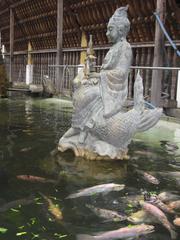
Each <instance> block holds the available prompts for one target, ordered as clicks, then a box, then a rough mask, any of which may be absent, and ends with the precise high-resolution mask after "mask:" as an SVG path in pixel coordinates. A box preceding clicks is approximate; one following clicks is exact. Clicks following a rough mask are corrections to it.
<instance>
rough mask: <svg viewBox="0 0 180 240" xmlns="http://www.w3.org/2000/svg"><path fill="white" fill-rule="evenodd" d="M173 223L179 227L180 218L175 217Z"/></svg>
mask: <svg viewBox="0 0 180 240" xmlns="http://www.w3.org/2000/svg"><path fill="white" fill-rule="evenodd" d="M173 223H174V225H175V226H177V227H180V218H175V219H174V221H173Z"/></svg>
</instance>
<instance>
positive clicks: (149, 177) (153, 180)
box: [136, 169, 160, 185]
mask: <svg viewBox="0 0 180 240" xmlns="http://www.w3.org/2000/svg"><path fill="white" fill-rule="evenodd" d="M136 172H137V173H138V174H140V175H141V176H142V178H143V179H144V180H145V181H147V182H149V183H152V184H155V185H158V184H159V183H160V182H159V180H158V179H157V178H156V177H154V176H153V175H151V174H149V173H147V172H144V171H141V170H138V169H136Z"/></svg>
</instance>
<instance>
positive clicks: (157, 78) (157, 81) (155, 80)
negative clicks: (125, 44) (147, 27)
mask: <svg viewBox="0 0 180 240" xmlns="http://www.w3.org/2000/svg"><path fill="white" fill-rule="evenodd" d="M156 12H157V13H158V14H159V17H160V19H161V21H162V22H163V23H164V21H165V13H166V0H157V6H156ZM164 47H165V41H164V33H163V32H162V30H161V28H160V26H159V23H158V22H157V20H156V27H155V47H154V60H153V67H160V66H162V65H163V55H164ZM162 77H163V72H162V71H159V70H154V71H153V73H152V85H151V102H152V104H154V105H155V106H160V105H161V91H162V89H161V82H162Z"/></svg>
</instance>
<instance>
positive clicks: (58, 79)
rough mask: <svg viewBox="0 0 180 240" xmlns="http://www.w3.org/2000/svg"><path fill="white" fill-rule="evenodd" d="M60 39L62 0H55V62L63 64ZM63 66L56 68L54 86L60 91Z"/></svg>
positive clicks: (61, 33) (61, 36) (61, 32)
mask: <svg viewBox="0 0 180 240" xmlns="http://www.w3.org/2000/svg"><path fill="white" fill-rule="evenodd" d="M62 41H63V0H57V55H56V64H57V65H62V64H63V53H62ZM62 77H63V68H62V67H57V68H56V88H57V91H58V92H60V91H61V90H62V86H63V83H62V81H63V79H62Z"/></svg>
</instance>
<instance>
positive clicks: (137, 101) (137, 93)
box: [134, 71, 162, 132]
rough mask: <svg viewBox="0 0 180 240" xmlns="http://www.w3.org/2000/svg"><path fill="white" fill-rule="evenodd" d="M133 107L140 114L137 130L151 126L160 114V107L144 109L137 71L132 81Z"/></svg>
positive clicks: (139, 77) (141, 82) (141, 88)
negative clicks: (133, 81)
mask: <svg viewBox="0 0 180 240" xmlns="http://www.w3.org/2000/svg"><path fill="white" fill-rule="evenodd" d="M134 109H135V110H137V111H139V112H140V114H141V121H140V123H139V125H138V128H137V131H140V132H143V131H146V130H148V129H149V128H151V127H153V126H154V125H155V124H156V123H157V122H158V121H159V118H160V117H161V115H162V109H161V108H155V109H148V110H145V107H144V97H143V81H142V77H141V76H140V73H139V71H138V73H137V76H136V80H135V83H134Z"/></svg>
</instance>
